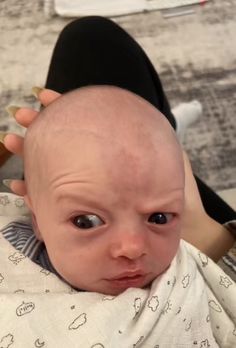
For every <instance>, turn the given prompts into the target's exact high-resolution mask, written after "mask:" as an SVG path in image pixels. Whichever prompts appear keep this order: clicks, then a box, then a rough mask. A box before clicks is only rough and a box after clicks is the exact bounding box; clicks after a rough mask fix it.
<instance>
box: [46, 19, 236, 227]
mask: <svg viewBox="0 0 236 348" xmlns="http://www.w3.org/2000/svg"><path fill="white" fill-rule="evenodd" d="M88 85H115V86H118V87H121V88H125V89H127V90H130V91H132V92H134V93H136V94H138V95H140V96H141V97H143V98H145V99H146V100H148V101H149V102H150V103H152V104H153V105H154V106H155V107H157V108H158V109H159V110H160V111H161V112H162V113H163V114H164V115H165V116H166V117H167V119H168V120H169V122H170V123H171V125H172V126H173V127H174V128H176V123H175V119H174V116H173V115H172V113H171V110H170V106H169V103H168V100H167V98H166V96H165V93H164V91H163V88H162V84H161V81H160V79H159V76H158V74H157V72H156V71H155V69H154V67H153V65H152V63H151V62H150V60H149V59H148V57H147V55H146V54H145V52H144V51H143V49H142V48H141V47H140V46H139V45H138V43H137V42H136V41H135V40H134V39H133V38H132V37H131V36H130V35H129V34H128V33H127V32H125V31H124V30H123V29H122V28H120V27H119V26H118V25H117V24H115V23H114V22H112V21H110V20H109V19H106V18H102V17H85V18H81V19H77V20H75V21H73V22H71V23H70V24H68V25H67V26H66V27H65V28H64V29H63V31H62V32H61V34H60V36H59V38H58V41H57V43H56V46H55V49H54V52H53V55H52V60H51V64H50V67H49V72H48V77H47V82H46V87H47V88H51V89H53V90H56V91H58V92H60V93H65V92H68V91H70V90H73V89H76V88H79V87H82V86H88ZM196 181H197V184H198V188H199V191H200V195H201V198H202V201H203V205H204V207H205V209H206V211H207V213H208V214H209V215H210V216H211V217H212V218H214V219H215V220H216V221H219V222H220V223H224V222H226V221H229V220H232V219H235V218H236V214H235V212H234V211H233V209H232V208H230V207H229V206H228V205H227V204H226V203H225V202H224V201H223V200H222V199H221V198H220V197H219V196H218V195H216V194H215V193H214V192H213V191H212V190H211V189H210V188H209V187H208V186H207V185H206V184H204V183H203V182H202V181H201V180H200V179H199V178H196Z"/></svg>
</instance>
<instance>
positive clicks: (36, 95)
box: [32, 86, 44, 99]
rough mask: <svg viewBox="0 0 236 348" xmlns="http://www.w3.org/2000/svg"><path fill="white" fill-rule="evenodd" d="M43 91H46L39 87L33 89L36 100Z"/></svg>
mask: <svg viewBox="0 0 236 348" xmlns="http://www.w3.org/2000/svg"><path fill="white" fill-rule="evenodd" d="M43 89H44V88H41V87H37V86H35V87H33V88H32V93H33V95H34V96H35V98H37V99H38V97H39V94H40V93H41V92H42V90H43Z"/></svg>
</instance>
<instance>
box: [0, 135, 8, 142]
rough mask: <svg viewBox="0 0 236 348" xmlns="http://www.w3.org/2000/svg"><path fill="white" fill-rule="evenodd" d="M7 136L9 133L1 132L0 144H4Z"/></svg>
mask: <svg viewBox="0 0 236 348" xmlns="http://www.w3.org/2000/svg"><path fill="white" fill-rule="evenodd" d="M6 135H7V133H4V132H0V142H1V143H3V144H4V138H5V136H6Z"/></svg>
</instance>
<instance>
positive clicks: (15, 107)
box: [6, 105, 20, 117]
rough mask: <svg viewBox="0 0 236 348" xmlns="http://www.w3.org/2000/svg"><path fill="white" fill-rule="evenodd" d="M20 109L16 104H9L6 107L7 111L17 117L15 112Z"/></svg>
mask: <svg viewBox="0 0 236 348" xmlns="http://www.w3.org/2000/svg"><path fill="white" fill-rule="evenodd" d="M19 109H20V107H19V106H15V105H9V106H7V107H6V111H7V113H8V114H9V115H10V116H13V117H15V114H16V113H17V111H18V110H19Z"/></svg>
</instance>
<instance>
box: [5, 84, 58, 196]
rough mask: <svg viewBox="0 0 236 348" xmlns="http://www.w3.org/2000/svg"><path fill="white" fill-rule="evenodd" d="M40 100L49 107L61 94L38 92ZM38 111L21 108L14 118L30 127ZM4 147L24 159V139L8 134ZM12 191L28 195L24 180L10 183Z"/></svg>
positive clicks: (49, 91)
mask: <svg viewBox="0 0 236 348" xmlns="http://www.w3.org/2000/svg"><path fill="white" fill-rule="evenodd" d="M36 96H37V98H38V100H39V101H40V102H41V104H42V105H43V106H47V105H49V104H50V103H51V102H53V101H54V100H56V99H57V98H58V97H59V96H60V93H57V92H55V91H52V90H50V89H42V90H38V93H37V94H36ZM38 113H39V112H38V111H36V110H34V109H30V108H20V109H18V110H17V111H16V113H15V115H14V117H15V119H16V121H17V122H18V123H19V124H20V125H22V126H23V127H26V128H27V127H29V125H30V124H31V123H32V122H33V120H34V119H35V118H36V117H37V116H38ZM4 146H5V147H6V148H7V150H9V151H10V152H12V153H14V154H16V155H18V156H21V157H22V158H23V157H24V153H23V149H24V138H23V137H21V136H19V135H16V134H7V135H6V136H5V137H4ZM9 186H10V189H11V190H12V191H13V192H14V193H16V194H17V195H19V196H24V195H25V193H26V189H25V182H24V180H12V181H11V183H10V185H9Z"/></svg>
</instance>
